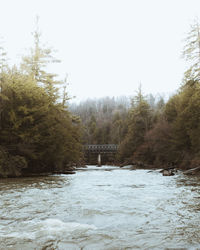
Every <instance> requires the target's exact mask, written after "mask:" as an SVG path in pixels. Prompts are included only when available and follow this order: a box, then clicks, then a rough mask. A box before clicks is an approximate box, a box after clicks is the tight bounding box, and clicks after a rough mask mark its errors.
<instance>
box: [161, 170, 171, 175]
mask: <svg viewBox="0 0 200 250" xmlns="http://www.w3.org/2000/svg"><path fill="white" fill-rule="evenodd" d="M162 174H163V176H172V175H174V171H173V169H164V170H163V171H162Z"/></svg>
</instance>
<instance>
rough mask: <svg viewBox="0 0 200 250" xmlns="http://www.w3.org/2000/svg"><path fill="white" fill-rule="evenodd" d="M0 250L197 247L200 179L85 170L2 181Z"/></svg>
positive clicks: (106, 168) (109, 169) (110, 169)
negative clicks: (72, 173) (73, 173)
mask: <svg viewBox="0 0 200 250" xmlns="http://www.w3.org/2000/svg"><path fill="white" fill-rule="evenodd" d="M0 249H3V250H5V249H13V250H18V249H20V250H23V249H26V250H29V249H37V250H38V249H39V250H40V249H41V250H53V249H62V250H63V249H64V250H65V249H69V250H71V249H84V250H86V249H90V250H98V249H110V250H115V249H116V250H117V249H200V178H199V177H186V176H184V175H183V174H181V173H180V174H178V175H176V176H169V177H164V176H162V175H161V174H160V173H159V172H158V171H152V172H149V171H148V170H132V171H131V170H128V169H119V168H117V167H109V166H104V167H101V168H98V167H95V166H90V167H88V168H87V169H80V170H79V171H77V173H76V174H75V175H59V176H58V175H57V176H55V175H54V176H48V177H34V178H18V179H1V180H0Z"/></svg>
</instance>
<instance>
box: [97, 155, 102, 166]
mask: <svg viewBox="0 0 200 250" xmlns="http://www.w3.org/2000/svg"><path fill="white" fill-rule="evenodd" d="M97 161H98V167H101V154H98V158H97Z"/></svg>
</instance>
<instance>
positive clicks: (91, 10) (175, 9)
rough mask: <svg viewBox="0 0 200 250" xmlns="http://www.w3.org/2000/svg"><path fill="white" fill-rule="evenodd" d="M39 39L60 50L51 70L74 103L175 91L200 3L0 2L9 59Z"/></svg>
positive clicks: (147, 0)
mask: <svg viewBox="0 0 200 250" xmlns="http://www.w3.org/2000/svg"><path fill="white" fill-rule="evenodd" d="M36 15H39V16H40V28H41V31H42V34H43V35H42V41H43V42H44V43H45V44H47V45H49V46H52V47H53V48H55V49H56V50H58V52H57V57H58V58H59V59H61V60H62V62H61V63H60V64H59V65H57V66H55V68H53V70H55V71H56V72H58V73H59V75H60V77H61V78H63V77H64V75H65V74H66V73H68V75H69V83H70V86H69V91H70V95H71V96H74V95H75V96H76V97H77V100H83V99H86V98H93V97H101V96H119V95H133V94H134V93H135V90H136V89H137V88H138V85H139V83H140V82H141V83H142V88H143V91H144V92H145V93H146V94H147V93H153V94H155V93H158V92H160V93H163V92H167V93H168V92H173V91H175V90H176V89H177V88H178V87H179V86H180V84H181V80H182V78H183V73H184V71H185V63H184V60H183V59H181V51H182V48H183V39H184V37H185V34H186V33H187V31H188V29H189V25H190V23H191V22H192V21H193V19H194V18H195V17H199V16H200V0H0V35H1V36H2V37H3V38H4V41H5V47H6V49H7V51H8V56H9V58H10V61H11V62H17V61H18V60H19V58H20V56H21V55H22V54H26V53H27V50H26V49H25V48H29V47H31V45H32V36H31V32H32V31H33V30H34V20H35V16H36Z"/></svg>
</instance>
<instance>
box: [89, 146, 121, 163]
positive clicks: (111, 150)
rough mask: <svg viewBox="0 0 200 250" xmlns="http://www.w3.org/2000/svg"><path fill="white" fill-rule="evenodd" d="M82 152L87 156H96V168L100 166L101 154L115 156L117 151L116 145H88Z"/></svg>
mask: <svg viewBox="0 0 200 250" xmlns="http://www.w3.org/2000/svg"><path fill="white" fill-rule="evenodd" d="M84 150H85V152H86V153H88V154H90V153H91V154H97V155H98V158H97V161H98V166H101V155H102V154H115V153H116V152H117V150H118V145H116V144H89V145H85V146H84Z"/></svg>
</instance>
